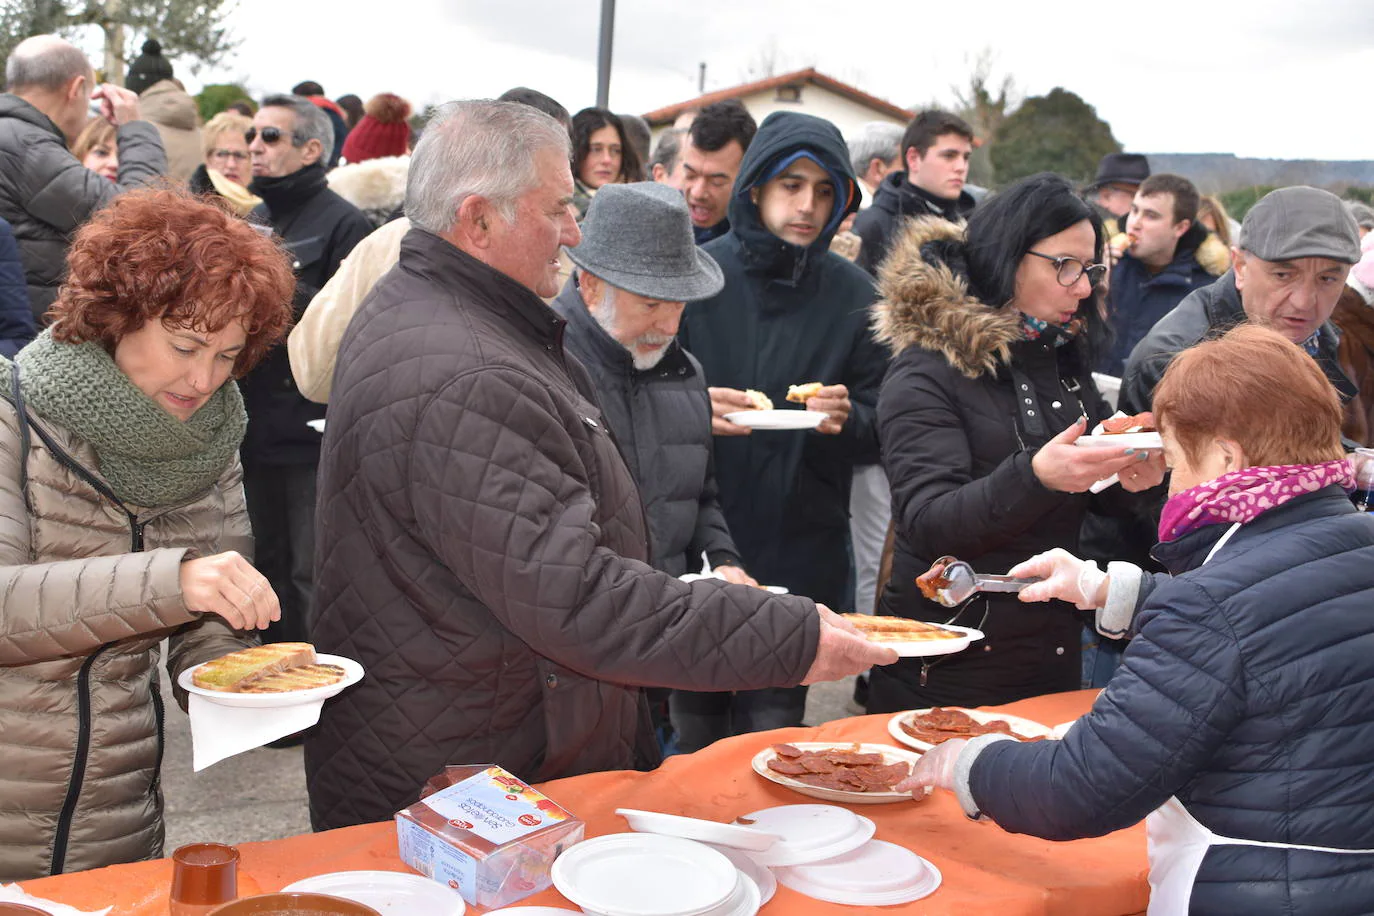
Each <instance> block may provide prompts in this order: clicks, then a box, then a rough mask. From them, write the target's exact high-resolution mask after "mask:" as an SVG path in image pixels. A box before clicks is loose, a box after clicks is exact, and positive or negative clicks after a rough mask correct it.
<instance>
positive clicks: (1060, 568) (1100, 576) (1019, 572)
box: [1008, 547, 1107, 611]
mask: <svg viewBox="0 0 1374 916" xmlns="http://www.w3.org/2000/svg"><path fill="white" fill-rule="evenodd" d="M1008 575H1011V576H1016V577H1017V578H1038V579H1044V580H1045V581H1043V582H1037V583H1035V584H1034V585H1027V586H1026V587H1025V588H1023V589H1021V592H1020V594H1019V596H1018V597H1019V598H1020V599H1021V600H1022V601H1052V600H1054V599H1055V598H1058V599H1059V600H1061V601H1068V602H1069V603H1071V604H1072V605H1073V606H1074V607H1076V608H1078V609H1079V610H1083V611H1091V610H1095V609H1097V608H1100V607H1102V606H1103V605H1104V604H1106V603H1107V574H1106V573H1104V572H1103V571H1102V570H1101V569H1099V568H1098V566H1097V563H1095V562H1093V561H1092V560H1080V559H1078V557H1076V556H1074V555H1073V554H1071V553H1069V552H1068V551H1067V550H1064V549H1063V548H1062V547H1056V548H1054V549H1053V550H1050V551H1047V552H1045V553H1042V554H1040V555H1039V556H1034V557H1031V558H1030V559H1029V560H1027V561H1026V562H1024V563H1018V564H1017V565H1016V566H1014V567H1012V569H1011V571H1010V572H1009V573H1008Z"/></svg>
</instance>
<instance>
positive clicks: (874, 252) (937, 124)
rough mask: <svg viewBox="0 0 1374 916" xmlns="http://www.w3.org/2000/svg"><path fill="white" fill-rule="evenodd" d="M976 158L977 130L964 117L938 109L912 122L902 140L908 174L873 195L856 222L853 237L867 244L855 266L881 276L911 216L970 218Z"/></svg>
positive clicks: (891, 178) (897, 176)
mask: <svg viewBox="0 0 1374 916" xmlns="http://www.w3.org/2000/svg"><path fill="white" fill-rule="evenodd" d="M972 155H973V128H971V127H969V126H968V124H967V123H965V122H964V120H963V119H962V118H960V117H958V116H956V115H952V114H949V113H947V112H943V111H937V110H935V109H931V110H929V111H923V112H921V113H920V114H918V115H917V116H916V117H915V118H913V119H912V121H911V123H910V124H908V125H907V128H906V133H905V134H903V135H902V162H903V163H904V164H905V169H904V170H903V171H898V172H891V173H889V174H888V175H887V177H885V178H884V179H883V181H882V184H880V185H878V190H877V193H875V194H874V195H873V206H871V207H869V208H868V209H867V210H865V211H863V213H860V214H859V216H858V218H856V219H855V220H854V234H855V235H857V236H858V237H859V238H860V239H862V240H863V247H862V248H860V249H859V256H858V258H857V259H855V263H857V264H858V265H859V266H860V267H862V268H863V269H864V270H866V271H868V272H869V273H870V274H873V275H874V276H877V274H878V265H879V264H881V263H883V258H885V257H887V250H888V248H889V247H890V246H891V245H892V240H893V239H894V238H895V237H896V236H897V233H898V231H899V230H900V228H901V224H902V223H903V222H905V221H906V220H907V219H908V218H910V217H913V216H939V217H941V218H943V219H947V220H949V221H950V222H951V223H957V222H960V221H961V220H964V219H966V218H967V217H968V215H969V213H971V212H972V211H973V207H974V205H975V204H976V201H975V200H974V198H973V195H972V194H970V193H969V192H968V191H965V190H964V185H965V184H967V179H968V163H969V157H970V156H972Z"/></svg>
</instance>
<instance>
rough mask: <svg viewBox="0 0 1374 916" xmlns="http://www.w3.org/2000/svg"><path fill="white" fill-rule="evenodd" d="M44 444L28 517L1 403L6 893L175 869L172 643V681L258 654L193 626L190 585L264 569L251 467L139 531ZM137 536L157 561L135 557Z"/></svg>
mask: <svg viewBox="0 0 1374 916" xmlns="http://www.w3.org/2000/svg"><path fill="white" fill-rule="evenodd" d="M29 416H30V417H31V418H33V425H34V426H35V427H39V426H41V428H42V429H43V430H44V431H46V432H47V433H48V434H49V436H50V437H51V438H52V440H53V443H54V444H55V445H56V446H57V447H58V448H60V449H61V450H63V451H65V452H66V454H67V455H68V456H70V459H75V461H76V462H78V463H79V464H80V465H81V466H82V467H84V468H86V469H88V470H90V471H92V472H94V470H95V469H96V468H98V467H99V464H98V462H97V459H96V455H95V452H94V451H93V449H92V448H91V447H90V446H89V445H87V444H86V443H84V442H82V441H80V440H78V439H77V438H75V437H74V436H72V435H71V434H70V433H68V432H67V431H65V430H63V429H61V428H59V427H56V426H54V425H52V424H49V423H46V422H44V421H42V420H41V418H37V417H35V416H34V414H33V412H32V411H29ZM37 432H38V430H37V429H34V430H33V435H32V436H31V441H30V451H29V455H28V461H27V470H28V487H27V495H28V499H29V505H30V506H31V509H30V508H26V506H25V493H24V488H23V486H22V484H21V475H20V457H19V456H20V452H21V438H20V433H19V423H18V416H17V413H16V411H15V408H14V406H13V404H11V403H10V401H8V400H0V761H2V763H0V880H3V881H13V880H19V879H26V878H34V877H38V876H41V875H46V874H49V873H53V872H62V871H67V872H70V871H77V870H83V869H88V868H96V867H99V866H104V865H110V864H113V863H117V862H129V861H135V860H140V859H149V858H156V857H158V856H159V855H161V853H162V840H163V828H162V792H161V787H160V785H159V782H158V770H159V767H160V764H161V758H162V703H161V699H160V697H159V695H158V688H157V678H158V671H157V667H156V663H157V650H158V642H159V641H160V640H162V639H166V638H169V637H170V640H171V642H170V655H169V659H168V668H169V671H170V674H171V676H172V677H173V678H175V677H176V676H177V675H179V674H180V673H181V672H182V671H183V670H184V669H186V668H189V667H191V666H192V665H196V664H199V663H200V662H202V661H205V660H206V659H208V658H213V657H215V656H218V655H222V654H224V653H225V652H229V651H233V650H234V649H238V648H242V646H243V645H244V644H245V640H244V639H242V638H240V636H239V635H236V634H235V633H234V631H233V630H231V629H230V628H229V627H228V625H227V624H225V623H224V622H223V621H222V620H221V619H220V618H219V617H215V616H206V617H200V615H198V614H193V613H191V612H190V611H188V610H187V609H186V606H185V604H184V603H183V601H182V597H181V583H180V568H181V562H182V560H183V559H189V558H191V557H192V556H205V555H209V554H213V553H218V552H221V551H223V550H229V549H234V550H238V551H239V552H241V553H245V554H249V553H251V551H250V545H251V538H250V537H249V527H248V517H247V512H246V510H245V507H244V501H243V486H242V483H241V477H242V472H241V470H240V468H239V467H238V464H237V462H235V464H234V465H233V466H232V467H231V468H230V469H229V470H228V471H227V472H226V473H225V474H224V476H223V477H221V478H220V480H219V482H218V483H217V484H216V485H215V487H214V488H213V489H211V490H210V491H209V492H207V493H205V494H204V495H203V496H201V497H200V498H199V499H197V500H195V501H194V502H192V503H189V504H187V505H184V506H181V507H178V508H173V509H165V510H157V511H148V512H146V513H145V512H143V511H141V510H139V509H138V508H137V507H130V509H129V511H130V512H132V513H133V514H134V515H135V516H136V517H137V523H135V522H134V520H133V519H131V518H130V517H129V515H127V514H126V513H125V511H124V510H122V509H120V508H119V507H118V506H117V505H116V504H115V503H114V502H113V501H112V500H111V499H109V498H107V497H104V496H102V495H101V494H100V493H99V491H98V490H97V489H96V488H95V487H94V486H92V485H91V483H89V482H87V480H85V479H83V478H82V476H81V475H80V474H78V473H77V472H76V471H75V470H73V469H72V468H71V467H69V466H68V465H67V464H64V463H63V462H62V461H61V460H59V458H58V457H56V456H55V454H54V452H53V451H51V450H50V449H49V448H48V447H47V446H46V445H45V444H44V442H43V440H42V439H41V438H40V437H39V436H38V434H37ZM138 526H141V527H142V536H143V549H142V550H141V551H138V552H130V551H131V547H133V544H134V539H135V536H136V535H135V529H136V527H138ZM178 699H179V700H180V702H182V703H183V704H184V703H185V697H184V695H181V692H180V691H178ZM64 838H65V839H64Z"/></svg>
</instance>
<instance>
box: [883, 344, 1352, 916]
mask: <svg viewBox="0 0 1374 916" xmlns="http://www.w3.org/2000/svg"><path fill="white" fill-rule="evenodd" d="M1154 409H1155V417H1156V419H1157V421H1158V424H1159V427H1160V432H1161V433H1162V434H1163V437H1164V448H1165V453H1166V455H1167V456H1168V459H1169V462H1170V464H1171V465H1172V467H1173V475H1172V477H1171V479H1170V483H1169V500H1168V502H1167V503H1166V504H1165V507H1164V512H1163V515H1162V517H1161V519H1160V522H1159V539H1160V543H1159V544H1158V546H1156V547H1155V549H1154V550H1153V551H1152V553H1153V555H1154V556H1155V557H1156V558H1157V559H1158V560H1159V561H1160V562H1162V563H1164V565H1165V566H1166V567H1167V568H1168V569H1169V570H1170V572H1171V573H1172V574H1173V577H1172V578H1171V577H1170V576H1167V575H1163V574H1158V575H1145V574H1142V572H1141V571H1140V569H1139V568H1136V567H1131V566H1129V565H1128V564H1112V567H1113V568H1112V570H1111V573H1110V575H1108V576H1103V575H1102V574H1101V573H1099V572H1098V571H1097V570H1096V569H1095V568H1094V567H1093V565H1092V564H1088V563H1085V562H1083V561H1081V560H1078V559H1077V558H1075V557H1074V556H1072V555H1071V554H1069V553H1067V552H1065V551H1063V550H1056V551H1051V552H1048V553H1046V554H1043V555H1041V556H1038V557H1035V558H1033V559H1031V560H1029V561H1027V562H1026V563H1022V564H1020V565H1019V566H1017V567H1016V568H1015V569H1014V570H1012V572H1013V573H1016V574H1018V575H1026V576H1037V577H1040V578H1042V579H1044V581H1042V582H1040V583H1038V584H1036V585H1032V586H1029V587H1027V588H1026V589H1025V590H1023V591H1022V592H1021V596H1020V597H1021V600H1023V601H1032V602H1034V601H1046V600H1051V599H1058V600H1061V601H1070V602H1073V603H1076V604H1078V605H1080V606H1083V607H1103V608H1104V609H1105V610H1106V611H1107V612H1109V613H1111V614H1113V615H1118V616H1119V617H1120V618H1121V621H1122V622H1123V625H1125V626H1127V627H1129V628H1130V630H1131V632H1132V633H1133V638H1132V639H1131V641H1130V643H1129V644H1128V646H1127V649H1126V653H1125V656H1124V659H1123V664H1122V666H1121V668H1120V669H1118V671H1117V673H1116V675H1115V676H1114V677H1113V678H1112V680H1111V683H1110V684H1108V686H1107V688H1106V690H1104V691H1103V692H1102V694H1101V695H1100V696H1099V697H1098V699H1097V702H1096V703H1094V704H1093V708H1092V710H1091V711H1090V712H1089V713H1088V715H1087V716H1085V717H1083V718H1082V719H1079V720H1078V721H1077V722H1076V723H1074V724H1073V725H1072V726H1071V727H1070V728H1069V729H1068V731H1067V732H1066V734H1065V735H1064V738H1063V740H1062V741H1046V742H1042V743H1040V744H1035V745H1022V744H1017V743H1003V742H1001V741H1000V740H998V739H997V738H996V737H994V736H989V737H985V738H975V739H973V740H971V741H966V740H962V739H960V740H954V741H949V742H946V743H945V744H942V745H940V746H939V747H937V748H935V749H934V750H932V751H929V752H927V753H926V754H925V756H924V757H923V759H922V761H921V763H920V764H918V766H917V768H916V770H915V771H914V772H913V774H912V779H911V780H909V781H908V782H906V783H904V784H903V785H902V786H899V788H906V789H910V788H912V787H916V786H937V787H941V788H946V789H952V790H953V791H954V792H955V793H956V794H957V795H958V798H959V801H960V803H961V804H962V805H963V807H964V810H965V812H966V813H968V814H969V815H970V816H978V815H979V814H982V815H987V816H988V817H991V818H992V819H993V820H995V821H997V823H999V824H1001V825H1002V826H1003V827H1005V828H1006V829H1007V830H1010V831H1013V832H1016V833H1029V834H1032V835H1034V836H1039V837H1044V838H1046V839H1053V840H1068V839H1074V838H1077V837H1086V836H1099V835H1101V834H1104V833H1108V832H1110V831H1113V830H1119V829H1121V828H1123V827H1126V826H1128V825H1130V824H1134V823H1136V822H1137V821H1139V820H1141V819H1142V818H1143V819H1144V820H1145V824H1146V829H1147V833H1148V836H1149V841H1150V842H1149V849H1150V884H1151V898H1150V910H1149V912H1150V913H1151V914H1152V916H1155V914H1159V916H1162V914H1177V913H1194V914H1211V913H1215V914H1223V913H1224V914H1232V913H1246V914H1249V916H1264V914H1271V913H1272V914H1284V916H1301V914H1308V913H1311V914H1317V913H1320V914H1333V913H1352V914H1353V913H1370V912H1374V516H1370V515H1368V514H1367V513H1361V512H1359V511H1358V510H1356V509H1355V508H1354V507H1353V506H1352V505H1351V503H1350V501H1349V499H1347V496H1346V492H1347V490H1349V489H1351V488H1353V486H1354V475H1353V473H1352V469H1351V464H1350V461H1349V460H1348V458H1347V457H1346V455H1345V453H1344V450H1343V449H1342V447H1341V416H1342V414H1341V405H1340V401H1339V399H1338V398H1337V396H1336V392H1335V391H1334V390H1333V389H1332V387H1331V385H1330V383H1329V382H1328V381H1327V379H1326V376H1325V375H1323V373H1322V371H1321V369H1320V368H1319V367H1318V366H1317V364H1316V363H1315V362H1314V361H1313V360H1312V358H1311V357H1309V356H1308V355H1307V354H1306V353H1305V352H1304V351H1303V350H1302V348H1301V347H1299V346H1298V345H1296V344H1293V343H1291V342H1290V341H1288V340H1287V339H1286V338H1284V337H1283V336H1282V335H1280V334H1278V333H1276V332H1274V331H1270V330H1267V329H1265V328H1260V327H1256V326H1253V325H1243V326H1241V327H1239V328H1237V329H1235V330H1233V331H1231V332H1229V333H1228V334H1226V335H1225V336H1224V337H1222V338H1220V339H1217V340H1212V341H1207V342H1204V343H1201V344H1198V345H1197V346H1195V347H1193V348H1191V349H1189V350H1185V351H1184V352H1183V353H1181V354H1180V355H1179V356H1177V357H1176V358H1175V359H1174V361H1173V363H1172V364H1171V365H1170V366H1169V369H1168V371H1167V372H1166V373H1165V374H1164V378H1163V379H1162V380H1161V382H1160V384H1159V387H1158V388H1157V389H1156V390H1155V395H1154Z"/></svg>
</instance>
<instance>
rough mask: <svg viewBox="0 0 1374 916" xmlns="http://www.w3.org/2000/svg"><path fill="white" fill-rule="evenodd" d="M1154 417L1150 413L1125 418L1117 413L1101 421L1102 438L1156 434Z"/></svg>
mask: <svg viewBox="0 0 1374 916" xmlns="http://www.w3.org/2000/svg"><path fill="white" fill-rule="evenodd" d="M1157 432H1159V430H1158V429H1156V428H1155V415H1154V414H1153V413H1151V412H1150V411H1148V410H1147V411H1145V412H1144V413H1138V414H1134V415H1132V416H1127V415H1126V414H1124V413H1120V412H1118V413H1117V414H1116V415H1115V416H1111V417H1108V418H1107V419H1105V420H1103V421H1102V432H1101V433H1100V435H1103V436H1121V435H1125V434H1126V433H1157Z"/></svg>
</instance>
